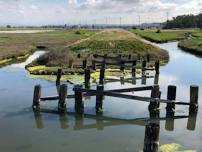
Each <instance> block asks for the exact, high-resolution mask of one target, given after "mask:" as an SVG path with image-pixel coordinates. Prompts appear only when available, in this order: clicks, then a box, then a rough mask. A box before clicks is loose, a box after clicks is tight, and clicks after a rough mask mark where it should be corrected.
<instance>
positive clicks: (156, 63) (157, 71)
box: [155, 61, 160, 74]
mask: <svg viewBox="0 0 202 152" xmlns="http://www.w3.org/2000/svg"><path fill="white" fill-rule="evenodd" d="M159 65H160V63H159V61H156V62H155V71H156V74H159Z"/></svg>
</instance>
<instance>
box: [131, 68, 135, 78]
mask: <svg viewBox="0 0 202 152" xmlns="http://www.w3.org/2000/svg"><path fill="white" fill-rule="evenodd" d="M131 72H132V77H135V76H136V66H132V71H131Z"/></svg>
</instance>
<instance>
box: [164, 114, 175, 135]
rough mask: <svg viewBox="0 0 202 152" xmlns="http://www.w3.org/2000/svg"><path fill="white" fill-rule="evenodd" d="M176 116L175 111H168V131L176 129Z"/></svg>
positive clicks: (166, 124)
mask: <svg viewBox="0 0 202 152" xmlns="http://www.w3.org/2000/svg"><path fill="white" fill-rule="evenodd" d="M174 116H175V112H169V111H166V122H165V129H166V130H168V131H173V130H174Z"/></svg>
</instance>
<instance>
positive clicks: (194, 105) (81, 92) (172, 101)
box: [32, 84, 199, 114]
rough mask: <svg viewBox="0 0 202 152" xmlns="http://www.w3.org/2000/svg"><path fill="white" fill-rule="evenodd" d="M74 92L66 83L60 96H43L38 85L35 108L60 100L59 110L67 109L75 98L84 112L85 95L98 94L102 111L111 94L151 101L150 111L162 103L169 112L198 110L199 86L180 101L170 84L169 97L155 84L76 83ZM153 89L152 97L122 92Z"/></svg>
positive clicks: (76, 107) (76, 103)
mask: <svg viewBox="0 0 202 152" xmlns="http://www.w3.org/2000/svg"><path fill="white" fill-rule="evenodd" d="M73 90H74V94H73V95H68V93H67V92H68V88H67V85H66V84H62V85H61V86H60V89H59V96H54V97H41V86H40V85H36V86H35V88H34V97H33V106H32V107H33V109H39V108H40V101H46V100H59V102H58V110H59V111H66V103H67V99H68V98H74V99H75V111H76V112H78V113H83V111H84V101H83V97H84V96H96V105H95V108H96V112H99V111H102V109H103V99H104V98H103V97H104V96H111V97H117V98H124V99H130V100H139V101H145V102H148V103H149V107H148V109H149V111H154V114H155V113H156V111H157V109H159V106H160V103H166V104H167V106H166V109H167V112H168V113H173V111H175V105H189V109H190V111H191V112H194V111H197V110H198V93H199V87H198V86H191V87H190V102H189V103H188V102H179V101H176V91H177V88H176V86H168V92H167V99H166V100H165V99H160V97H161V92H160V88H159V85H154V86H146V87H138V88H128V89H116V90H104V86H103V85H98V86H97V89H96V90H90V89H83V86H82V85H76V86H75V87H74V89H73ZM145 90H151V97H140V96H133V95H126V94H121V93H124V92H133V91H145Z"/></svg>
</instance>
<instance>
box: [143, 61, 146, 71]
mask: <svg viewBox="0 0 202 152" xmlns="http://www.w3.org/2000/svg"><path fill="white" fill-rule="evenodd" d="M146 66H147V61H145V60H143V61H142V71H143V72H144V71H145V70H146Z"/></svg>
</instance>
